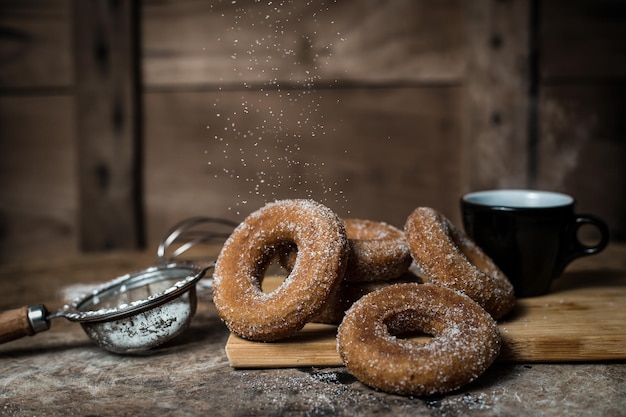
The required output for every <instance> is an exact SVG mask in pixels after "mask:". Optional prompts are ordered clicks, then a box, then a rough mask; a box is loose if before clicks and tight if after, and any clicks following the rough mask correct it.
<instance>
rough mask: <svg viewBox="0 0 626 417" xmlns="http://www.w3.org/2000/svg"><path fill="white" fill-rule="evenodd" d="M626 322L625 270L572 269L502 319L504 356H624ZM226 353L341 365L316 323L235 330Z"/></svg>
mask: <svg viewBox="0 0 626 417" xmlns="http://www.w3.org/2000/svg"><path fill="white" fill-rule="evenodd" d="M268 279H269V278H268ZM268 288H271V287H268ZM625 322H626V274H625V273H624V271H619V272H618V271H593V272H590V271H587V272H584V273H578V274H570V275H569V276H568V275H567V274H566V275H565V276H564V277H562V278H561V279H560V280H559V281H557V282H556V283H555V287H554V288H553V289H552V292H551V293H550V294H548V295H545V296H541V297H533V298H524V299H519V300H517V305H516V307H515V309H514V311H513V313H512V314H511V315H510V316H509V317H507V318H505V319H504V320H503V321H502V322H500V323H499V327H500V334H501V335H502V343H503V348H502V352H501V355H500V357H499V360H501V361H511V362H531V363H532V362H571V361H604V360H624V359H626V328H625V327H624V323H625ZM226 353H227V355H228V360H229V363H230V365H231V366H233V367H235V368H280V367H293V366H340V365H341V360H340V358H339V354H338V353H337V347H336V328H335V327H334V326H328V325H321V324H315V323H310V324H307V325H306V326H305V328H304V329H303V330H302V331H301V332H299V333H298V334H296V336H294V337H292V338H288V339H285V340H281V341H277V342H272V343H259V342H251V341H247V340H244V339H241V338H239V337H237V336H235V335H232V334H231V336H230V337H229V339H228V342H227V345H226Z"/></svg>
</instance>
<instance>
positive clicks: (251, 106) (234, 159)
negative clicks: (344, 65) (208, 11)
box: [207, 0, 347, 213]
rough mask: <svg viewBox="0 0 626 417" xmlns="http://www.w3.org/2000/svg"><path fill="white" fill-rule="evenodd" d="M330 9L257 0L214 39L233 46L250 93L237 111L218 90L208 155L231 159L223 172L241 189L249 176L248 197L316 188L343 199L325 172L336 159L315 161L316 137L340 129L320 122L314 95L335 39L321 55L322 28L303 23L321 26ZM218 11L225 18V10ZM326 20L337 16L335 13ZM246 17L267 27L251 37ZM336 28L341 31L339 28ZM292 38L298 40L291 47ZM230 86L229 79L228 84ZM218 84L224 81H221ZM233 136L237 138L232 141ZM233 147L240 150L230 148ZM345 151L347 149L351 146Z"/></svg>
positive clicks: (319, 101) (311, 192)
mask: <svg viewBox="0 0 626 417" xmlns="http://www.w3.org/2000/svg"><path fill="white" fill-rule="evenodd" d="M333 3H334V2H333ZM233 4H235V2H234V1H233ZM328 10H329V8H328V7H324V6H323V5H322V6H320V5H316V4H315V3H314V2H307V3H306V6H303V5H302V3H299V2H296V1H295V0H294V1H281V2H279V3H275V4H272V2H271V1H270V2H267V3H261V2H258V1H257V2H255V6H253V7H251V8H243V7H239V8H237V9H236V14H235V16H234V19H233V20H232V22H231V23H232V25H227V26H226V27H227V28H228V29H227V30H226V32H228V33H227V35H224V36H222V37H220V38H218V39H217V40H218V42H225V43H227V46H228V47H229V48H231V49H232V54H231V56H230V57H231V59H232V61H233V74H234V75H236V76H237V77H240V78H241V81H242V82H241V86H242V87H241V88H242V89H243V90H245V91H246V92H251V93H247V94H246V95H245V96H243V95H241V96H240V99H241V103H240V107H239V111H238V110H229V109H228V107H227V106H222V105H220V104H221V103H219V98H217V99H216V100H215V102H214V103H213V108H214V109H218V108H219V110H220V111H219V112H215V113H214V116H215V117H216V118H218V120H217V122H220V123H215V124H214V125H213V127H212V128H211V130H213V131H218V132H221V133H220V134H218V135H213V139H214V141H213V142H212V143H211V145H210V146H211V147H212V148H213V149H212V151H211V155H216V156H219V155H221V156H222V158H223V161H224V163H227V164H228V168H224V169H223V171H222V172H223V174H224V175H226V177H227V178H229V179H236V180H239V181H238V184H237V185H236V187H237V188H238V189H241V184H242V183H243V184H249V190H248V195H249V196H250V197H254V196H256V197H257V198H258V197H261V198H263V199H264V200H266V201H269V200H273V199H277V198H281V197H301V196H303V197H317V196H318V194H319V195H321V196H322V198H321V199H320V198H318V199H320V200H321V201H322V202H324V201H323V199H324V198H329V199H330V198H332V197H331V196H333V195H334V196H335V197H337V198H336V199H335V200H334V203H340V204H341V203H345V202H346V200H345V194H344V192H343V190H341V189H340V187H341V184H338V183H337V182H333V183H332V185H328V184H325V182H326V180H325V178H326V175H325V174H324V172H325V171H328V165H331V164H327V163H326V162H324V161H322V162H318V161H317V160H316V159H317V158H316V155H315V154H314V153H312V151H311V149H310V148H311V147H313V148H316V145H317V149H319V148H320V147H319V143H320V142H319V140H321V139H319V138H320V137H323V136H326V135H327V133H329V132H335V131H336V129H334V128H332V129H327V128H326V126H324V124H322V121H323V119H324V117H323V114H322V111H321V110H322V109H323V105H324V97H323V96H322V95H320V96H318V97H317V98H316V97H314V95H311V92H313V91H314V87H315V86H316V83H317V82H318V81H322V77H321V76H320V72H321V71H322V70H323V68H324V66H325V65H327V64H328V60H329V57H331V56H332V47H334V44H332V43H331V44H329V45H328V46H327V47H326V48H325V51H326V53H325V54H324V58H323V60H322V59H321V58H320V54H318V53H317V52H315V51H316V50H317V48H315V42H316V41H317V36H318V33H317V31H316V30H313V31H312V32H310V34H306V33H303V32H302V25H301V24H300V23H301V22H302V21H303V20H308V21H310V22H311V23H313V24H314V26H315V27H319V25H320V22H321V19H322V18H323V16H324V12H325V11H328ZM221 16H222V18H223V19H227V18H228V17H227V16H226V15H225V14H222V15H221ZM255 17H256V19H255ZM326 23H330V24H332V25H335V24H336V22H335V21H334V20H329V22H326ZM246 25H249V26H250V27H251V28H254V30H253V32H254V33H260V32H262V31H263V30H265V31H267V32H266V33H265V35H263V36H259V37H258V38H256V39H254V40H250V41H248V40H246V37H245V34H246V33H248V32H246V27H245V26H246ZM337 36H340V34H339V33H338V32H337ZM297 39H304V40H305V41H306V44H307V45H309V48H310V49H311V51H310V53H309V52H307V51H304V52H301V46H300V43H299V41H297ZM294 45H295V46H297V48H294V47H292V46H294ZM299 50H300V51H299ZM302 53H305V54H307V59H312V62H310V63H308V64H306V65H307V66H304V65H303V64H302V62H303V60H302V59H301V54H302ZM311 57H312V58H311ZM276 63H280V65H277V64H276ZM289 63H291V65H293V70H292V71H289V70H290V69H292V68H285V64H287V65H286V66H287V67H289V66H290V65H289ZM242 74H245V75H242ZM250 74H251V75H256V80H257V81H254V80H252V79H251V78H250ZM269 74H272V75H271V76H269V77H268V75H269ZM281 74H290V75H289V76H288V77H287V80H285V81H282V80H283V77H284V75H282V76H281ZM337 82H338V81H337V80H334V83H337ZM282 84H286V85H289V86H290V87H289V89H287V90H284V89H283V86H282ZM233 88H234V87H233V86H232V85H231V86H230V87H229V88H228V90H229V91H232V90H233ZM218 91H222V88H221V87H219V88H218ZM255 92H259V93H261V95H260V96H259V97H260V98H258V99H257V100H251V99H250V97H253V96H254V95H255ZM225 102H226V103H227V102H228V100H225ZM277 102H278V104H277ZM337 102H338V100H337ZM219 119H221V120H219ZM224 120H226V121H227V123H224ZM244 126H245V127H247V128H243V127H244ZM249 126H254V127H253V128H249ZM207 129H209V126H207ZM326 140H332V139H326ZM316 141H317V142H316ZM229 144H232V145H233V146H230V147H229ZM334 146H335V144H333V147H334ZM235 149H237V150H238V151H237V152H238V155H234V154H233V152H234V150H235ZM261 149H262V151H261ZM220 150H221V152H220ZM340 152H341V151H340ZM343 153H344V154H346V153H347V150H344V152H343ZM209 165H213V166H215V167H216V168H217V166H219V165H220V164H219V163H217V161H214V163H213V164H211V163H209ZM255 170H256V172H255ZM214 177H215V178H217V177H221V175H219V169H217V170H216V171H215V172H214ZM346 181H347V180H346ZM327 196H328V197H327ZM237 200H238V201H237V202H236V203H235V206H234V207H235V208H236V209H237V213H239V210H238V209H239V207H241V206H242V205H245V204H247V203H248V201H249V199H246V198H244V196H242V195H239V196H237ZM235 208H233V207H231V208H230V209H231V210H235Z"/></svg>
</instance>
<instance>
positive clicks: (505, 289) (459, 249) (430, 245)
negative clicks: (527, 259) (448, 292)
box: [404, 207, 515, 319]
mask: <svg viewBox="0 0 626 417" xmlns="http://www.w3.org/2000/svg"><path fill="white" fill-rule="evenodd" d="M404 234H405V237H406V240H407V242H408V244H409V248H410V249H411V255H412V256H413V260H414V261H415V263H416V264H417V267H418V268H419V269H420V270H421V271H422V272H423V273H424V275H425V277H426V279H427V280H428V281H429V282H432V283H433V284H437V285H442V286H444V287H448V288H451V289H453V290H457V291H461V292H463V293H464V294H466V295H467V296H469V297H470V298H471V299H473V300H474V301H476V302H477V303H478V304H480V305H481V306H482V307H483V308H484V309H485V310H487V312H488V313H489V314H491V316H492V317H493V318H495V319H499V318H500V317H502V316H504V315H505V314H507V313H508V312H509V311H511V309H512V308H513V306H514V304H515V296H514V293H513V286H512V285H511V283H510V282H509V280H508V278H507V277H506V275H504V273H503V272H502V271H501V270H500V269H499V268H498V267H497V266H496V264H495V263H494V262H493V261H492V260H491V258H489V257H488V256H487V255H486V254H485V253H484V252H483V251H482V250H481V249H480V248H479V247H478V246H477V245H476V244H475V243H474V242H473V241H472V240H471V239H470V238H469V237H467V236H466V235H465V234H464V233H463V232H461V231H460V230H459V229H457V228H456V227H454V225H453V224H452V223H451V222H450V220H448V219H447V218H446V217H445V216H444V215H443V214H441V213H440V212H438V211H436V210H435V209H432V208H429V207H418V208H417V209H415V210H414V211H413V213H411V215H410V216H409V217H408V219H407V221H406V224H405V226H404Z"/></svg>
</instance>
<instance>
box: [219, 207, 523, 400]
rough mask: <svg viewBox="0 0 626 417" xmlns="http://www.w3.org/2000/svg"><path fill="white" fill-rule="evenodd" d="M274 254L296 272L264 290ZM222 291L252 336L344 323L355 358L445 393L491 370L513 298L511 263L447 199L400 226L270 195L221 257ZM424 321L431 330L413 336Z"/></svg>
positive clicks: (361, 370)
mask: <svg viewBox="0 0 626 417" xmlns="http://www.w3.org/2000/svg"><path fill="white" fill-rule="evenodd" d="M274 259H279V260H280V264H281V265H282V266H283V267H284V268H285V269H286V270H287V272H288V275H287V277H286V278H285V280H284V282H283V283H282V284H281V285H280V286H279V287H278V288H277V289H276V290H274V291H273V292H271V293H265V292H264V291H263V290H262V281H263V278H264V276H265V273H266V271H267V269H268V267H269V265H270V263H271V262H272V261H273V260H274ZM412 271H419V273H418V274H416V273H414V272H412ZM213 301H214V304H215V306H216V309H217V311H218V313H219V315H220V317H221V319H222V320H223V321H224V323H225V324H226V326H227V327H228V328H229V329H230V330H231V331H232V332H233V333H235V334H237V335H238V336H240V337H243V338H246V339H249V340H255V341H262V342H271V341H275V340H280V339H283V338H286V337H289V336H290V335H292V334H294V333H295V332H297V331H298V330H300V329H301V328H302V327H304V325H305V324H306V323H308V322H314V321H315V322H323V323H334V324H339V328H338V332H337V349H338V352H339V355H340V356H341V358H342V361H343V363H344V364H345V366H346V367H347V368H348V370H350V371H351V372H352V373H353V374H354V375H355V376H356V377H357V378H359V379H360V380H361V381H362V382H364V383H366V384H368V385H370V386H372V387H374V388H377V389H380V390H383V391H386V392H390V393H395V394H401V395H432V394H440V393H444V392H448V391H451V390H455V389H457V388H459V387H461V386H462V385H464V384H467V383H468V382H470V381H472V380H474V379H475V378H477V377H478V376H479V375H481V374H482V373H483V372H484V371H485V369H487V367H489V366H490V365H491V363H492V362H493V361H494V360H495V359H496V357H497V356H498V354H499V352H500V343H501V342H500V334H499V332H498V327H497V324H496V321H495V320H496V319H498V318H500V317H502V316H504V315H505V314H506V313H508V312H509V311H510V310H511V309H512V308H513V305H514V297H513V288H512V287H511V284H510V283H509V281H508V279H507V278H506V277H505V276H504V274H502V272H501V271H500V270H499V269H498V268H497V267H496V266H495V264H493V262H492V261H491V260H490V259H489V258H488V257H487V256H485V255H484V253H483V252H482V250H481V249H480V248H479V247H478V246H476V245H475V244H474V243H473V242H472V241H471V240H470V239H469V238H467V237H466V236H465V235H464V234H463V233H462V232H461V231H460V230H458V229H456V228H454V226H453V225H452V223H451V222H450V221H449V220H448V219H446V218H445V217H444V216H443V215H442V214H441V213H439V212H437V211H436V210H434V209H431V208H425V207H420V208H417V209H416V210H415V211H414V212H413V213H411V215H410V216H409V217H408V219H407V222H406V224H405V227H404V230H400V229H397V228H395V227H393V226H391V225H389V224H386V223H383V222H376V221H372V220H363V219H341V218H339V217H338V216H337V215H336V214H335V213H334V212H333V211H332V210H330V209H329V208H328V207H326V206H324V205H322V204H320V203H318V202H315V201H313V200H279V201H275V202H272V203H268V204H266V205H265V206H264V207H262V208H260V209H259V210H257V211H255V212H254V213H252V214H250V215H249V216H248V217H247V218H246V219H245V220H244V221H243V222H242V223H241V224H240V225H239V226H238V227H237V228H236V229H235V230H234V231H233V233H232V234H231V236H230V237H229V238H228V239H227V241H226V242H225V244H224V247H223V248H222V251H221V252H220V254H219V257H218V259H217V263H216V267H215V273H214V277H213ZM415 332H421V333H423V334H426V335H429V336H432V337H430V338H428V339H426V342H424V341H423V339H420V341H419V342H418V341H416V340H411V339H409V338H405V337H404V335H407V334H411V333H415Z"/></svg>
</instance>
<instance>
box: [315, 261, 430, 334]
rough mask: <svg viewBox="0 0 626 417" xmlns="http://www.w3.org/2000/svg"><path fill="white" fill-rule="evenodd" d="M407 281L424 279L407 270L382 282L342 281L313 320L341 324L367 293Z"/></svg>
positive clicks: (417, 281) (419, 281)
mask: <svg viewBox="0 0 626 417" xmlns="http://www.w3.org/2000/svg"><path fill="white" fill-rule="evenodd" d="M407 282H415V283H421V282H422V279H421V278H420V277H419V276H417V275H415V274H413V273H411V272H406V273H404V274H402V275H401V276H399V277H398V278H396V279H393V280H391V281H380V282H345V281H344V282H342V283H341V284H339V288H338V290H337V291H336V292H335V293H333V294H331V296H330V297H329V299H328V300H327V302H326V304H325V306H324V308H323V309H322V311H321V312H320V313H319V314H318V315H317V316H315V317H313V319H311V321H312V322H313V323H326V324H339V323H341V320H343V316H344V315H345V313H346V310H348V309H349V308H350V307H351V306H352V304H354V303H355V302H356V301H357V300H358V299H360V298H361V297H363V296H364V295H365V294H369V293H371V292H373V291H376V290H378V289H380V288H383V287H386V286H388V285H392V284H403V283H407Z"/></svg>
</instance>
